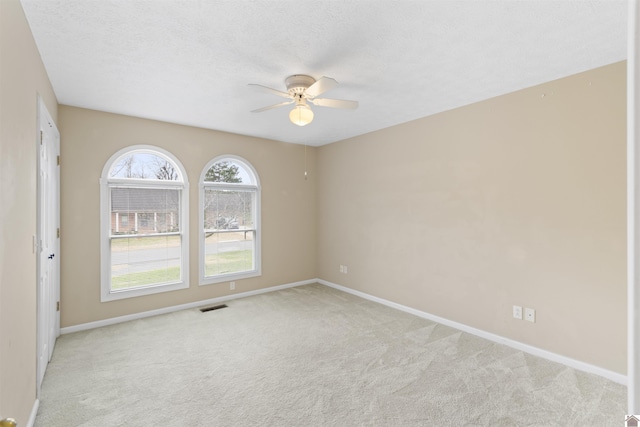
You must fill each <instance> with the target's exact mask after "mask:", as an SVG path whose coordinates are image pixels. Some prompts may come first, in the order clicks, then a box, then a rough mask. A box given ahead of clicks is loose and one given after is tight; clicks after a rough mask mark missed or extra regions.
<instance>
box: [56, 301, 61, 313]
mask: <svg viewBox="0 0 640 427" xmlns="http://www.w3.org/2000/svg"><path fill="white" fill-rule="evenodd" d="M56 311H60V301H58V302H57V303H56Z"/></svg>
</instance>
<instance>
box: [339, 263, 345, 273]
mask: <svg viewBox="0 0 640 427" xmlns="http://www.w3.org/2000/svg"><path fill="white" fill-rule="evenodd" d="M340 273H344V265H342V264H340Z"/></svg>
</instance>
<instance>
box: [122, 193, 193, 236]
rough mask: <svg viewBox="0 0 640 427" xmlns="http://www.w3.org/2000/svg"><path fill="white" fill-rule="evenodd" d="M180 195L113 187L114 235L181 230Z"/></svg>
mask: <svg viewBox="0 0 640 427" xmlns="http://www.w3.org/2000/svg"><path fill="white" fill-rule="evenodd" d="M180 192H181V190H173V189H165V188H126V187H125V188H111V234H112V235H114V234H152V233H169V232H176V231H180V218H179V215H180ZM118 219H120V221H119V223H118Z"/></svg>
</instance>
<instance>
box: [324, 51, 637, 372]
mask: <svg viewBox="0 0 640 427" xmlns="http://www.w3.org/2000/svg"><path fill="white" fill-rule="evenodd" d="M625 79H626V75H625V63H617V64H613V65H610V66H606V67H603V68H599V69H595V70H592V71H589V72H586V73H583V74H579V75H575V76H572V77H568V78H564V79H561V80H558V81H554V82H550V83H546V84H543V85H540V86H537V87H533V88H529V89H526V90H522V91H519V92H516V93H512V94H508V95H505V96H501V97H497V98H495V99H490V100H487V101H484V102H480V103H477V104H474V105H469V106H466V107H464V108H459V109H456V110H452V111H449V112H445V113H442V114H438V115H435V116H432V117H427V118H423V119H420V120H416V121H413V122H410V123H406V124H403V125H400V126H395V127H392V128H388V129H385V130H381V131H378V132H374V133H371V134H368V135H363V136H360V137H356V138H352V139H349V140H346V141H341V142H338V143H334V144H330V145H326V146H323V147H320V148H319V149H318V159H317V161H318V163H317V168H318V175H319V179H318V200H317V203H318V209H319V213H318V267H317V268H318V275H319V277H320V278H322V279H325V280H328V281H330V282H334V283H337V284H340V285H344V286H347V287H350V288H353V289H356V290H359V291H363V292H366V293H368V294H371V295H374V296H377V297H381V298H384V299H387V300H390V301H394V302H397V303H400V304H404V305H407V306H410V307H413V308H416V309H419V310H422V311H426V312H429V313H432V314H435V315H438V316H442V317H444V318H447V319H450V320H453V321H457V322H460V323H463V324H466V325H470V326H473V327H476V328H479V329H482V330H484V331H488V332H492V333H495V334H498V335H501V336H505V337H508V338H511V339H514V340H517V341H521V342H523V343H527V344H530V345H533V346H536V347H539V348H542V349H546V350H549V351H552V352H555V353H558V354H562V355H565V356H568V357H572V358H575V359H578V360H581V361H584V362H587V363H591V364H594V365H597V366H600V367H603V368H606V369H610V370H612V371H615V372H619V373H625V371H626V342H625V339H626V270H625V268H626V267H625V265H626V264H625V257H626V252H625V251H626V247H625V245H626V241H625V233H626V229H625V225H626V223H625V209H626V205H625V203H626V202H625V197H626V187H625V182H626V181H625V176H626V169H625V168H626V163H625V138H626V133H625V126H626V121H625V115H626V110H625V103H626V98H625V91H626V86H625ZM340 264H345V265H347V266H348V274H346V275H345V274H340V273H339V265H340ZM514 304H516V305H522V306H525V307H533V308H535V309H536V314H537V320H536V323H534V324H532V323H529V322H525V321H517V320H515V319H513V318H512V314H511V308H512V305H514Z"/></svg>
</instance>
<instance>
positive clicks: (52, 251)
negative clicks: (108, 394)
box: [36, 99, 60, 391]
mask: <svg viewBox="0 0 640 427" xmlns="http://www.w3.org/2000/svg"><path fill="white" fill-rule="evenodd" d="M37 146H38V150H37V151H38V235H37V237H36V239H37V247H38V249H39V253H38V360H37V374H38V379H37V380H38V383H37V388H38V391H39V390H40V385H41V384H42V379H43V378H44V373H45V370H46V369H47V364H48V363H49V360H51V355H52V354H53V347H54V345H55V342H56V338H57V337H58V335H60V306H59V301H60V234H59V233H60V167H59V153H60V133H59V132H58V129H57V127H56V125H55V123H54V122H53V120H52V119H51V116H50V115H49V112H48V111H47V109H46V107H45V105H44V103H43V102H42V100H41V99H39V100H38V143H37Z"/></svg>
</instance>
